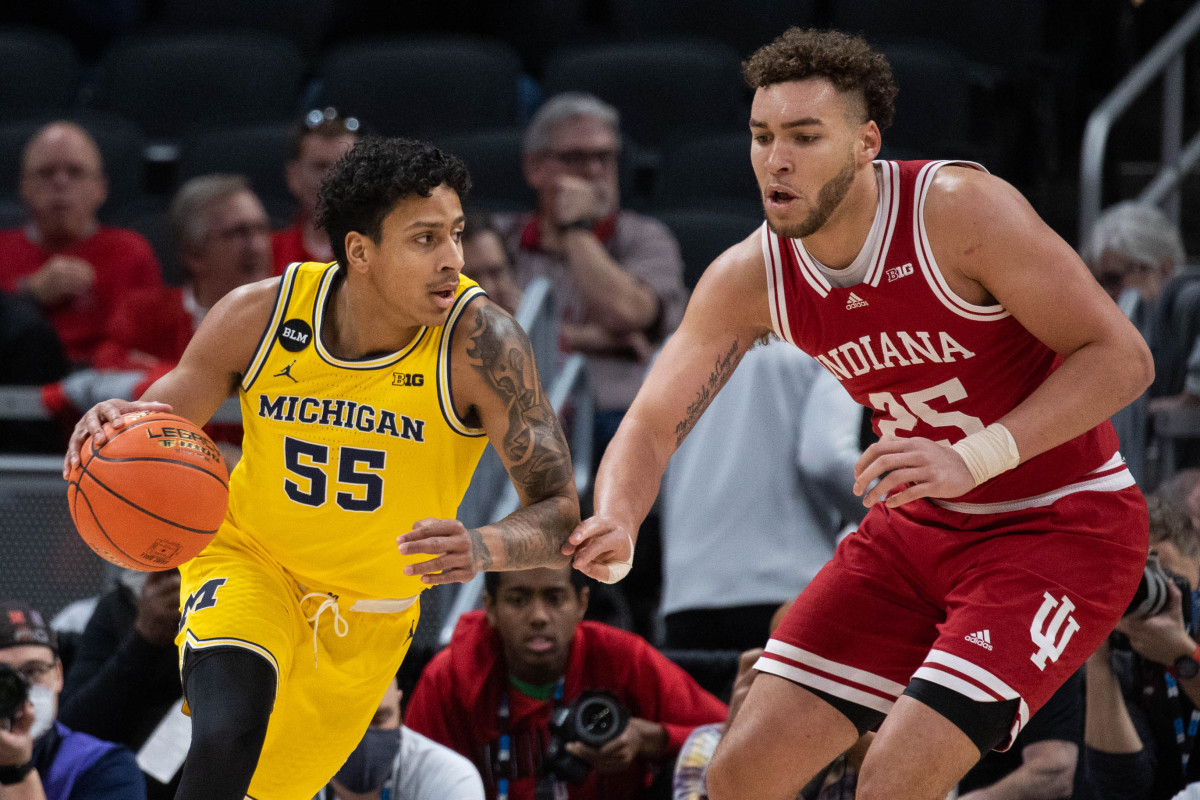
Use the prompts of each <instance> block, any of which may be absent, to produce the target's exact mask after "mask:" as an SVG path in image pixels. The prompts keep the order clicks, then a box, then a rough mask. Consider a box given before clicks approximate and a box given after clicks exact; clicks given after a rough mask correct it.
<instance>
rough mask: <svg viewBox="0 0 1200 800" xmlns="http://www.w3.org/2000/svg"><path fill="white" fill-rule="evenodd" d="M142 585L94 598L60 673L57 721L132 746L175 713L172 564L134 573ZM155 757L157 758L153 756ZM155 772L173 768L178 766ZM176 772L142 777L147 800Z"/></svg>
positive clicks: (175, 574) (158, 799)
mask: <svg viewBox="0 0 1200 800" xmlns="http://www.w3.org/2000/svg"><path fill="white" fill-rule="evenodd" d="M135 577H140V578H141V583H142V586H141V588H140V590H137V591H135V590H134V588H133V586H132V585H131V583H132V582H130V581H121V582H119V583H118V585H117V587H116V588H115V589H113V590H112V591H111V592H109V593H107V594H105V595H104V596H102V597H101V598H100V601H99V603H97V605H96V610H95V611H94V612H93V613H92V616H91V619H89V620H88V623H87V627H85V628H84V631H83V635H82V636H81V637H80V640H79V645H78V648H77V650H76V653H75V658H74V662H73V663H72V665H71V669H70V671H69V672H68V673H67V679H66V686H65V687H64V689H63V694H62V701H61V708H60V711H59V719H61V720H62V721H63V722H64V723H65V724H67V725H69V726H70V727H71V728H72V729H74V730H77V731H81V732H83V733H88V734H91V735H92V736H97V737H100V738H103V739H107V740H109V741H113V742H117V743H118V744H122V745H125V746H126V747H128V748H130V749H131V750H135V751H136V750H139V749H140V748H142V746H143V745H145V744H146V741H147V740H148V739H149V738H150V736H151V734H152V733H153V732H154V730H155V729H156V728H157V727H158V726H159V725H160V724H161V723H162V722H163V720H164V718H167V717H168V716H171V717H175V716H178V720H177V722H178V724H182V725H186V719H187V718H186V717H183V716H182V715H181V714H180V712H179V709H178V707H177V704H178V703H179V701H180V699H181V698H182V697H183V689H182V688H181V685H180V682H179V651H178V650H177V649H176V647H175V633H176V632H177V631H178V630H179V570H177V569H172V570H167V571H165V572H153V573H149V574H147V573H138V574H137V575H136V576H135ZM160 758H161V756H160ZM182 762H183V754H182V753H180V754H179V763H177V764H175V765H174V769H172V768H171V767H170V766H169V765H166V766H165V767H164V768H163V769H156V770H155V771H156V772H158V773H159V774H162V773H163V772H167V773H173V772H174V773H177V770H178V768H179V766H181V765H182ZM177 786H178V775H177V774H176V777H175V779H174V780H171V781H169V782H163V781H159V780H156V779H154V778H151V777H149V776H147V778H146V796H147V797H148V798H149V800H169V798H172V797H174V796H175V789H176V787H177Z"/></svg>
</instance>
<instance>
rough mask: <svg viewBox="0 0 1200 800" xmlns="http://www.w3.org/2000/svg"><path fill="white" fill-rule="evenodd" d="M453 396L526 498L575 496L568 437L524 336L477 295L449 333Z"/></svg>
mask: <svg viewBox="0 0 1200 800" xmlns="http://www.w3.org/2000/svg"><path fill="white" fill-rule="evenodd" d="M454 337H455V340H454V342H453V353H454V359H455V363H454V365H453V366H452V368H451V369H452V376H453V378H452V379H453V381H454V384H455V390H454V394H455V399H456V403H457V402H459V401H461V402H462V403H463V404H464V405H465V406H466V407H467V409H468V412H467V415H466V416H468V417H470V416H477V417H478V420H479V424H480V426H481V427H482V428H483V429H484V430H485V431H486V432H487V436H488V440H489V441H490V442H491V443H492V446H493V447H494V448H495V449H496V452H497V453H498V454H499V455H500V459H501V461H503V462H504V466H505V468H506V469H507V470H508V474H509V477H510V478H511V479H512V482H513V485H514V486H515V487H516V489H517V492H518V494H519V495H520V497H521V502H522V504H523V505H528V504H530V503H533V502H537V501H538V500H543V499H545V498H548V497H551V496H554V495H566V494H570V495H571V496H574V485H575V484H574V473H573V470H572V467H571V456H570V453H569V452H568V450H567V442H566V437H565V436H563V432H562V428H561V427H560V426H559V423H558V417H557V415H556V414H555V413H554V409H553V407H551V405H550V398H549V397H548V396H547V394H546V392H545V390H544V388H543V387H542V384H541V381H540V380H539V379H538V373H537V365H536V364H535V362H534V356H533V348H532V346H531V345H530V343H529V337H528V336H527V335H526V334H525V331H523V330H521V326H520V325H518V324H517V322H516V320H514V319H513V318H512V317H511V316H510V315H509V314H508V313H506V312H505V311H503V310H502V309H501V308H500V307H499V306H497V305H496V304H494V303H492V302H490V301H488V300H486V299H482V298H481V299H479V300H476V301H474V302H473V303H471V305H470V307H468V309H467V310H466V312H464V314H463V320H462V323H461V324H459V325H458V326H457V329H456V330H455V334H454Z"/></svg>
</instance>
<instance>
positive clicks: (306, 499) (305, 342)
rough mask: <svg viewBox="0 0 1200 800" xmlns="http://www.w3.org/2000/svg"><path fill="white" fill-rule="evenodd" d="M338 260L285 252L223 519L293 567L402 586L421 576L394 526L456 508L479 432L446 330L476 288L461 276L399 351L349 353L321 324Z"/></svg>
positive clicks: (335, 585) (389, 592)
mask: <svg viewBox="0 0 1200 800" xmlns="http://www.w3.org/2000/svg"><path fill="white" fill-rule="evenodd" d="M337 279H340V278H339V268H338V266H337V265H336V264H316V263H311V262H310V263H303V264H293V265H292V266H290V267H289V268H288V269H287V271H286V272H285V273H284V275H283V277H282V279H281V280H280V284H279V295H278V297H277V299H276V302H275V309H274V313H273V315H272V317H271V321H270V323H269V324H268V326H267V329H266V331H265V332H264V333H263V337H262V341H261V342H260V344H259V346H258V350H257V351H256V352H255V355H254V358H253V360H252V361H251V363H250V366H249V368H248V369H247V370H246V374H245V376H244V377H243V379H242V383H241V387H240V389H241V391H240V395H241V406H242V421H243V426H244V427H245V437H244V440H243V444H242V448H243V455H242V460H241V462H240V463H239V464H238V465H237V467H236V468H235V469H234V472H233V475H232V476H230V481H229V484H230V494H229V511H228V514H227V520H228V521H229V523H231V524H232V525H233V526H234V527H236V528H237V529H238V530H240V531H241V532H243V533H245V534H246V535H247V536H249V537H251V538H252V539H253V540H254V541H255V542H257V543H258V544H259V545H261V546H262V548H263V549H264V550H265V551H266V552H267V553H268V554H269V555H270V556H271V557H272V558H273V559H275V560H276V561H278V562H279V564H281V565H282V566H283V567H284V568H285V569H287V570H288V571H289V572H291V573H292V574H293V575H295V577H296V579H297V580H298V581H299V582H300V583H301V584H304V585H306V586H308V587H313V588H316V587H319V588H320V589H322V590H323V591H330V592H333V593H335V594H339V595H346V596H350V597H366V598H401V597H410V596H412V595H415V594H417V593H418V592H420V591H421V590H422V589H423V588H425V585H424V584H422V583H421V581H420V579H419V577H406V576H405V575H404V574H403V569H404V567H405V565H407V564H409V563H413V562H417V561H425V560H428V558H429V556H424V555H421V556H407V557H405V556H401V555H400V553H399V551H398V549H397V547H396V537H397V536H399V535H400V534H402V533H404V532H406V531H408V530H410V529H411V528H412V525H413V523H414V522H416V521H417V520H419V519H424V518H426V517H436V518H443V519H447V518H453V517H454V516H455V514H456V512H457V510H458V505H459V503H460V502H461V501H462V497H463V494H464V493H465V492H466V490H467V485H468V484H469V483H470V480H471V475H472V473H473V472H474V471H475V466H476V464H477V463H478V461H479V457H480V455H482V453H483V449H484V447H485V446H486V444H487V439H486V437H485V434H484V431H483V430H481V429H478V428H472V427H470V426H468V425H467V424H466V423H465V422H463V421H462V420H461V419H459V418H458V416H457V414H456V413H455V411H454V404H453V402H452V401H451V398H450V376H449V372H450V369H449V367H450V363H449V361H450V339H451V336H452V334H453V331H454V327H455V325H456V324H457V322H458V320H459V318H460V315H461V314H462V311H463V309H464V308H465V307H466V306H467V304H468V303H469V302H470V301H471V300H472V299H473V298H475V297H478V296H480V295H482V294H483V290H482V289H480V288H479V286H478V285H477V284H476V283H475V282H474V281H472V280H470V279H469V278H466V277H465V276H463V277H460V278H459V283H458V289H457V291H456V293H455V295H456V299H455V303H454V305H453V307H452V308H451V310H450V315H449V318H448V319H447V321H446V323H445V324H444V325H442V326H440V327H433V328H430V327H425V328H422V329H420V331H419V332H418V333H417V335H416V336H415V337H414V339H413V340H412V341H411V342H409V343H408V345H406V346H405V348H404V349H403V350H401V351H399V352H396V353H391V354H389V355H386V356H380V357H377V358H370V359H364V360H355V361H345V360H342V359H339V358H337V357H336V356H334V355H333V354H332V353H330V352H329V351H328V350H327V349H326V348H325V347H324V346H323V344H322V342H321V337H320V331H321V322H322V317H323V316H324V314H325V312H326V306H327V304H328V301H329V298H330V295H331V292H330V288H331V286H333V285H334V283H335V280H337Z"/></svg>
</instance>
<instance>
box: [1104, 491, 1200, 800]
mask: <svg viewBox="0 0 1200 800" xmlns="http://www.w3.org/2000/svg"><path fill="white" fill-rule="evenodd" d="M1147 508H1148V510H1149V513H1150V548H1151V555H1150V557H1148V558H1147V561H1146V571H1145V575H1144V577H1143V579H1142V582H1141V583H1140V584H1139V586H1138V590H1137V595H1136V596H1135V597H1134V600H1133V602H1132V603H1131V604H1130V608H1129V611H1127V612H1126V614H1125V616H1124V617H1123V618H1122V620H1121V621H1120V623H1118V625H1117V633H1115V634H1114V635H1113V636H1111V637H1110V638H1109V640H1108V641H1107V642H1105V643H1104V644H1103V645H1101V646H1100V648H1099V649H1097V650H1096V652H1095V653H1094V654H1093V655H1092V657H1091V658H1089V659H1088V662H1087V692H1086V713H1085V731H1084V741H1085V744H1086V763H1087V767H1088V772H1089V773H1090V777H1091V780H1092V785H1093V789H1094V792H1095V797H1096V800H1108V798H1121V800H1167V798H1170V797H1172V796H1174V795H1175V794H1176V793H1177V792H1179V791H1181V790H1182V789H1183V788H1184V786H1186V785H1187V784H1188V783H1192V782H1195V781H1200V758H1197V759H1193V758H1192V757H1191V756H1192V753H1193V751H1194V750H1195V745H1196V739H1197V729H1198V728H1200V710H1197V709H1198V707H1200V647H1198V646H1197V641H1196V639H1197V638H1200V634H1198V632H1197V622H1198V617H1197V614H1196V613H1195V610H1194V609H1196V608H1197V605H1198V604H1200V592H1198V591H1196V589H1195V588H1193V587H1197V586H1200V539H1198V538H1197V531H1196V529H1195V528H1194V526H1193V525H1192V522H1191V519H1190V518H1189V516H1188V514H1187V512H1186V510H1184V509H1182V508H1179V507H1177V506H1175V505H1172V504H1169V503H1166V502H1164V501H1163V500H1162V499H1161V498H1158V497H1149V498H1147Z"/></svg>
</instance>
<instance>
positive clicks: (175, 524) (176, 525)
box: [76, 459, 224, 536]
mask: <svg viewBox="0 0 1200 800" xmlns="http://www.w3.org/2000/svg"><path fill="white" fill-rule="evenodd" d="M128 460H130V461H151V460H161V459H128ZM171 463H173V464H178V463H179V462H177V461H173V462H171ZM181 466H190V465H181ZM193 469H194V467H193ZM201 472H204V473H205V474H208V475H211V473H209V472H207V471H206V470H201ZM83 475H87V476H88V477H89V478H91V479H92V482H93V483H95V484H96V485H97V486H99V487H100V488H101V489H103V490H104V491H106V492H108V493H109V494H111V495H112V496H113V497H115V498H117V499H118V500H120V501H121V502H122V503H125V504H126V505H127V506H129V507H130V508H134V509H137V510H138V511H140V512H142V513H143V514H145V515H146V516H148V517H150V518H151V519H155V520H158V521H159V522H162V523H164V524H166V525H170V526H171V527H173V528H179V529H180V530H183V531H187V532H188V533H198V534H201V535H204V536H211V535H212V534H214V533H216V532H217V531H218V530H220V529H221V526H220V525H217V527H215V528H211V529H205V528H191V527H188V526H187V525H184V524H182V523H180V522H176V521H175V520H171V519H167V518H166V517H160V516H159V515H158V514H155V513H154V512H153V511H149V510H147V509H145V508H142V507H141V506H139V505H138V504H137V503H135V502H133V501H132V500H130V499H129V498H128V497H125V496H124V495H121V494H117V493H116V492H115V491H113V489H112V487H110V486H109V485H108V484H106V483H105V482H104V481H102V480H100V479H99V478H98V477H96V475H95V474H94V473H92V472H91V471H90V470H86V469H85V470H83ZM213 477H216V476H215V475H214V476H213ZM76 491H77V492H80V493H82V494H83V495H84V498H85V499H86V498H87V494H86V492H83V490H82V488H81V487H78V486H77V488H76ZM88 508H89V509H90V508H91V503H88ZM223 518H224V517H223V516H222V519H223Z"/></svg>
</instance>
